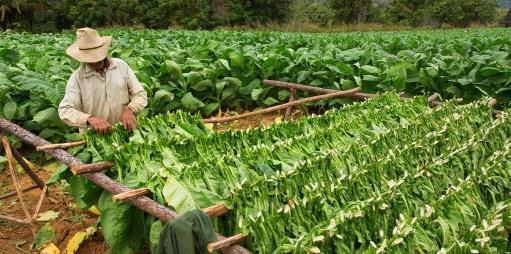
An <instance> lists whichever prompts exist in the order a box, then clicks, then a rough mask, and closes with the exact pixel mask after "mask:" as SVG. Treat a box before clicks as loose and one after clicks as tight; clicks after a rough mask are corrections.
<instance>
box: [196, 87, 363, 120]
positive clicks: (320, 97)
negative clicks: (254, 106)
mask: <svg viewBox="0 0 511 254" xmlns="http://www.w3.org/2000/svg"><path fill="white" fill-rule="evenodd" d="M358 91H360V88H358V87H357V88H354V89H351V90H347V91H337V92H335V93H328V94H322V95H317V96H313V97H309V98H305V99H300V100H296V101H292V102H288V103H284V104H281V105H277V106H274V107H269V108H265V109H261V110H256V111H252V112H249V113H246V114H241V115H237V116H228V117H221V118H209V119H204V123H223V122H230V121H235V120H239V119H242V118H246V117H250V116H255V115H260V114H265V113H269V112H273V111H278V110H282V109H285V108H288V107H294V106H297V105H300V104H303V103H308V102H314V101H319V100H326V99H330V98H335V97H341V96H346V95H347V94H353V93H356V92H358Z"/></svg>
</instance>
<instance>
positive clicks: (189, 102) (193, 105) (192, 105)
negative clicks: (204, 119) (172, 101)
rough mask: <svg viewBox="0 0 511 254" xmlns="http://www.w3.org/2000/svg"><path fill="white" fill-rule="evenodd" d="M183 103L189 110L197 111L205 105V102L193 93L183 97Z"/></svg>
mask: <svg viewBox="0 0 511 254" xmlns="http://www.w3.org/2000/svg"><path fill="white" fill-rule="evenodd" d="M181 103H183V106H184V107H185V108H187V109H188V110H191V111H195V110H197V109H200V108H202V107H204V103H203V102H202V101H200V100H199V99H197V98H195V97H194V96H193V94H192V93H190V92H188V93H186V94H185V95H184V96H183V98H181Z"/></svg>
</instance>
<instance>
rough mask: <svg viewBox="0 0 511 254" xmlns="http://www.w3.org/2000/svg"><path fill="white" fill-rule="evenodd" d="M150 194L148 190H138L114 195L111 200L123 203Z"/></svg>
mask: <svg viewBox="0 0 511 254" xmlns="http://www.w3.org/2000/svg"><path fill="white" fill-rule="evenodd" d="M149 193H151V191H150V190H149V189H148V188H140V189H134V190H130V191H127V192H123V193H119V194H115V195H113V196H112V200H113V201H114V202H119V201H123V200H126V199H129V198H136V197H140V196H144V195H147V194H149Z"/></svg>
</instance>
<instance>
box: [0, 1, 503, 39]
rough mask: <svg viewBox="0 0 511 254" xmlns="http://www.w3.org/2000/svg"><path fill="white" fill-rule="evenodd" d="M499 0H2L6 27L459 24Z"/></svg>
mask: <svg viewBox="0 0 511 254" xmlns="http://www.w3.org/2000/svg"><path fill="white" fill-rule="evenodd" d="M496 9H497V0H116V1H111V0H0V23H1V27H2V28H3V29H16V30H28V31H33V32H54V31H60V30H63V29H71V28H75V27H83V26H89V27H103V26H143V27H146V28H154V29H161V28H168V27H170V26H180V27H184V28H188V29H213V28H215V27H219V26H235V25H248V26H250V25H255V24H265V23H268V22H273V23H285V22H289V21H290V20H298V21H301V22H310V23H315V24H318V25H322V26H329V25H335V24H339V23H343V24H349V23H383V24H402V25H408V26H424V25H427V26H435V25H441V24H449V25H452V26H457V27H464V26H468V25H470V24H471V23H483V24H484V23H491V22H494V21H495V15H496Z"/></svg>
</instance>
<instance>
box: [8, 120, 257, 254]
mask: <svg viewBox="0 0 511 254" xmlns="http://www.w3.org/2000/svg"><path fill="white" fill-rule="evenodd" d="M0 129H2V130H4V131H6V132H7V133H10V134H12V135H15V136H17V137H18V138H20V139H21V140H22V141H23V142H25V143H28V144H30V145H32V146H39V145H47V144H50V142H48V141H46V140H44V139H43V138H41V137H38V136H37V135H35V134H33V133H31V132H29V131H27V130H25V129H23V128H21V127H20V126H18V125H16V124H14V123H11V122H9V121H7V120H6V119H4V118H1V117H0ZM44 152H46V153H48V154H50V155H52V156H53V157H54V158H55V159H57V160H59V161H60V162H62V163H64V164H65V165H66V166H68V167H69V168H72V167H76V166H79V165H84V164H83V162H81V161H80V160H78V159H77V158H75V157H73V156H71V155H70V154H69V153H68V152H66V151H64V150H62V149H50V150H45V151H44ZM83 177H85V178H86V179H88V180H89V181H91V182H93V183H94V184H96V185H97V186H99V187H101V188H102V189H104V190H106V191H109V192H111V193H114V194H116V193H123V192H127V191H130V190H131V189H130V188H127V187H125V186H122V185H120V184H119V183H117V182H115V181H114V180H112V179H110V178H109V177H108V176H107V175H105V174H104V173H103V172H97V173H91V174H85V175H83ZM126 202H128V203H130V204H132V205H134V206H135V207H137V208H139V209H141V210H143V211H145V212H147V213H148V214H150V215H152V216H154V217H156V218H158V219H160V220H162V221H165V222H168V221H171V220H174V219H175V218H177V217H178V216H179V215H178V214H177V213H176V212H174V211H172V210H170V209H168V208H167V207H165V206H163V205H161V204H159V203H158V202H156V201H154V200H152V199H150V198H148V197H146V196H141V197H138V198H133V199H128V200H126ZM217 238H218V239H220V240H221V239H225V237H224V236H221V235H219V234H217ZM222 251H223V252H224V253H226V254H247V253H251V252H250V251H248V250H247V249H245V248H243V247H242V246H240V245H233V246H231V247H229V248H227V249H225V250H222Z"/></svg>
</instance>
